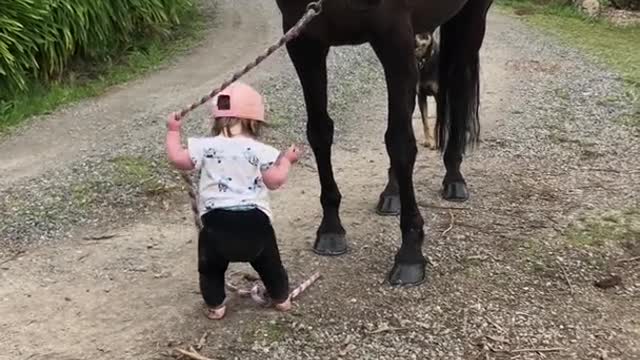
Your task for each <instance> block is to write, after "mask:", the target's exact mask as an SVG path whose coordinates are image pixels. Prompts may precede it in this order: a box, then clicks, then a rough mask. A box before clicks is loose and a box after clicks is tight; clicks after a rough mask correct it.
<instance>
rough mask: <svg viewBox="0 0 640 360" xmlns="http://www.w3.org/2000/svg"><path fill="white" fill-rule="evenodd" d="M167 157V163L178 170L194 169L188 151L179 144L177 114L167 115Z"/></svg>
mask: <svg viewBox="0 0 640 360" xmlns="http://www.w3.org/2000/svg"><path fill="white" fill-rule="evenodd" d="M166 148H167V156H168V157H169V161H170V162H171V163H172V164H173V165H174V166H175V167H176V168H178V169H180V170H192V169H193V168H194V165H193V162H192V161H191V157H190V156H189V151H188V150H187V149H185V148H184V147H182V144H181V143H180V120H178V117H177V114H176V113H173V114H171V115H169V119H168V120H167V140H166Z"/></svg>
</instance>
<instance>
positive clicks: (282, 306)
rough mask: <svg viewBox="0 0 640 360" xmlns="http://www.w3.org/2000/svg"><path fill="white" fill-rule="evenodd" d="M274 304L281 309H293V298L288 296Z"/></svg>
mask: <svg viewBox="0 0 640 360" xmlns="http://www.w3.org/2000/svg"><path fill="white" fill-rule="evenodd" d="M273 306H274V307H275V308H276V309H277V310H279V311H289V310H291V299H289V298H287V300H285V301H283V302H281V303H279V304H274V305H273Z"/></svg>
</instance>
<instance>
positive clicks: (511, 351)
mask: <svg viewBox="0 0 640 360" xmlns="http://www.w3.org/2000/svg"><path fill="white" fill-rule="evenodd" d="M565 350H566V349H565V348H538V349H536V348H532V349H515V350H494V351H496V352H506V353H510V354H521V353H530V352H532V353H548V352H558V351H565Z"/></svg>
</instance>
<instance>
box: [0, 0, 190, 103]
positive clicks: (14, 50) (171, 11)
mask: <svg viewBox="0 0 640 360" xmlns="http://www.w3.org/2000/svg"><path fill="white" fill-rule="evenodd" d="M190 6H191V0H0V99H2V98H5V96H3V93H4V94H6V93H9V92H15V91H20V90H25V89H26V87H27V83H28V81H29V80H30V79H32V78H36V79H38V80H40V81H45V82H46V81H48V80H49V79H51V78H56V77H59V76H60V75H61V74H62V73H63V71H64V70H65V68H66V66H67V64H68V63H69V61H70V60H71V59H72V58H74V57H81V58H83V59H89V60H94V59H95V60H104V59H108V58H109V56H110V55H111V54H114V53H116V52H118V51H121V50H122V49H125V48H126V47H127V46H128V45H129V44H131V42H132V41H133V40H134V39H136V38H139V37H142V36H163V35H167V34H168V33H169V32H170V30H171V29H172V27H173V26H175V25H177V24H179V19H180V15H182V13H183V12H184V11H186V10H187V9H188V8H189V7H190ZM5 92H6V93H5Z"/></svg>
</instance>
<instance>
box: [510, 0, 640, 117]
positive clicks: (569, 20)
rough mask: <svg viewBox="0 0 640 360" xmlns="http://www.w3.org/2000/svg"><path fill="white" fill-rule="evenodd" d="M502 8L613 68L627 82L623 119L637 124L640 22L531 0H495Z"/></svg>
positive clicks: (638, 109)
mask: <svg viewBox="0 0 640 360" xmlns="http://www.w3.org/2000/svg"><path fill="white" fill-rule="evenodd" d="M497 5H498V6H499V8H500V9H501V10H503V11H507V12H508V13H511V14H516V15H518V16H521V17H523V18H524V20H525V21H526V22H528V23H530V24H532V25H534V26H537V27H539V28H542V29H543V30H545V31H547V32H549V33H551V34H553V35H555V36H557V37H558V38H560V39H562V40H563V41H565V42H566V43H567V46H571V47H576V48H578V49H581V50H583V51H585V52H586V53H588V54H591V55H592V56H594V57H595V58H596V59H599V60H600V61H602V62H603V63H605V64H607V65H608V66H610V67H611V68H612V69H613V70H614V71H616V72H617V73H618V74H620V76H621V77H622V79H623V80H624V81H625V84H626V85H627V89H628V91H627V98H626V99H624V100H625V101H628V102H631V103H632V104H633V105H634V111H632V113H631V114H629V115H628V116H627V117H625V118H624V119H621V120H622V121H623V122H624V123H626V124H628V125H637V126H640V46H639V45H638V44H640V25H632V26H625V27H622V26H616V25H613V24H611V23H610V22H608V21H607V20H604V19H588V18H586V17H585V16H583V15H582V14H580V13H579V12H578V11H577V10H575V9H573V8H571V7H567V6H560V5H554V4H553V3H549V1H546V3H544V4H542V3H539V2H536V1H533V0H498V1H497Z"/></svg>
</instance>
